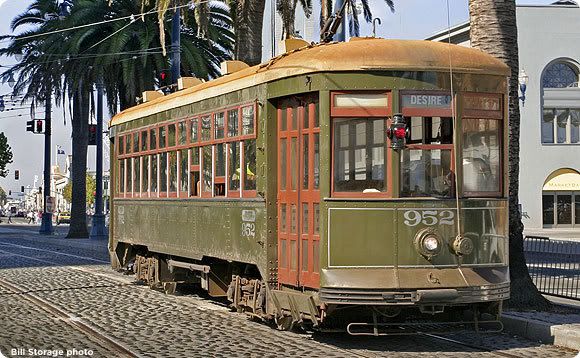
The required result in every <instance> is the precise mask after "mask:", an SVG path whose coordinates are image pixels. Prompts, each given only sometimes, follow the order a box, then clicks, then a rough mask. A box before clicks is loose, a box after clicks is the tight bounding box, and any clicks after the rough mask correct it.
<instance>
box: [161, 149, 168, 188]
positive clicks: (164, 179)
mask: <svg viewBox="0 0 580 358" xmlns="http://www.w3.org/2000/svg"><path fill="white" fill-rule="evenodd" d="M159 193H161V194H167V153H161V154H160V155H159Z"/></svg>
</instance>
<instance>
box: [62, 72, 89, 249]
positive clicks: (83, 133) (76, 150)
mask: <svg viewBox="0 0 580 358" xmlns="http://www.w3.org/2000/svg"><path fill="white" fill-rule="evenodd" d="M88 127H89V92H88V91H87V90H85V89H84V87H83V86H82V84H81V85H79V87H78V88H77V89H76V90H75V92H74V94H73V118H72V156H73V160H72V207H71V220H70V228H69V232H68V235H67V236H66V237H67V238H71V239H78V238H83V239H84V238H88V237H89V232H88V230H87V193H86V191H87V190H86V188H87V178H86V173H87V144H88V140H89V136H88Z"/></svg>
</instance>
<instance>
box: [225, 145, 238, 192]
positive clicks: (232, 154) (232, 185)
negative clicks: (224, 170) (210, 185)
mask: <svg viewBox="0 0 580 358" xmlns="http://www.w3.org/2000/svg"><path fill="white" fill-rule="evenodd" d="M228 148H229V149H228V150H229V152H228V158H229V164H228V173H229V177H230V178H229V185H228V191H230V192H232V191H239V190H240V174H241V173H240V172H241V168H240V142H233V143H230V144H228Z"/></svg>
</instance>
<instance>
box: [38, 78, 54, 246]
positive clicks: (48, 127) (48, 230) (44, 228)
mask: <svg viewBox="0 0 580 358" xmlns="http://www.w3.org/2000/svg"><path fill="white" fill-rule="evenodd" d="M47 83H48V84H49V86H47V88H46V99H45V101H46V103H45V105H44V111H45V113H44V193H43V195H44V198H43V199H44V200H43V201H42V202H43V203H44V204H43V210H42V222H41V223H40V231H39V233H40V234H41V235H51V234H52V233H53V228H52V212H51V211H50V212H49V211H48V210H46V201H47V200H46V198H48V197H50V147H51V144H50V134H51V131H52V123H51V122H52V120H51V113H50V112H51V111H52V82H51V80H48V81H47Z"/></svg>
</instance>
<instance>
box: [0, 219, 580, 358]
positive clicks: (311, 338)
mask: <svg viewBox="0 0 580 358" xmlns="http://www.w3.org/2000/svg"><path fill="white" fill-rule="evenodd" d="M107 258H108V255H107V252H106V243H94V242H90V241H89V240H64V239H61V238H52V237H49V238H45V237H40V236H38V235H35V234H33V233H31V234H27V233H22V232H21V233H20V234H18V233H15V232H12V231H11V232H6V231H2V228H1V227H0V280H3V281H5V282H9V283H11V284H15V285H18V286H19V287H20V288H21V289H23V290H24V291H25V293H22V292H21V293H18V294H17V293H14V292H12V291H9V290H6V289H2V288H0V351H1V352H2V353H3V354H4V355H6V356H7V357H11V356H16V355H12V354H11V353H13V352H12V350H13V349H17V348H25V349H30V348H36V349H63V350H64V351H65V353H64V354H65V355H66V350H67V349H73V348H76V349H77V350H81V349H90V350H92V352H93V356H95V357H100V356H102V357H114V356H119V355H118V354H117V353H115V352H113V351H112V350H111V348H110V347H108V346H107V345H106V344H103V343H102V342H101V341H99V340H96V339H95V338H94V337H93V336H92V335H91V334H87V333H86V332H82V331H80V330H78V329H75V328H74V327H73V326H71V325H69V324H68V322H67V320H66V319H63V318H62V317H56V316H55V315H54V314H53V313H51V312H47V311H45V310H43V309H42V308H40V307H38V306H36V305H34V304H33V303H32V302H30V301H29V300H27V299H25V298H26V297H24V296H26V295H30V294H31V295H34V296H35V297H38V298H40V299H42V300H45V301H47V302H50V303H51V304H52V305H54V306H56V307H59V308H60V309H61V310H62V311H65V312H66V313H67V314H68V315H69V317H72V319H73V320H75V321H79V322H84V323H85V324H87V325H89V326H90V327H92V328H93V330H94V331H96V332H99V333H102V334H104V335H106V336H107V337H110V338H111V339H113V340H115V341H117V342H119V343H121V344H122V345H123V346H124V347H126V348H127V349H129V350H131V351H132V352H134V353H135V355H137V356H143V357H237V356H239V357H242V356H243V357H294V356H302V357H419V356H420V357H438V358H440V357H496V356H499V355H498V352H499V353H508V354H511V355H513V356H520V357H542V358H550V357H574V356H575V355H576V353H575V352H573V351H570V350H565V349H561V348H558V347H554V346H549V345H542V344H540V343H537V342H531V341H527V340H523V339H519V338H516V337H511V336H508V335H505V334H485V335H479V336H478V335H475V334H473V333H462V334H454V335H450V336H447V337H449V338H452V339H455V340H458V341H461V342H468V343H469V344H470V345H471V346H474V347H486V348H488V349H493V350H495V352H487V351H485V350H481V349H478V348H469V347H465V346H462V345H459V344H455V343H451V342H446V341H443V340H439V339H435V338H432V337H429V336H405V337H379V338H375V337H360V336H359V337H351V336H347V335H343V334H328V333H326V334H320V333H318V334H306V333H293V332H280V331H277V330H275V329H273V328H271V327H269V326H267V325H265V324H262V323H257V322H254V321H252V320H250V319H248V318H247V317H246V316H244V315H242V314H237V313H232V312H230V311H229V309H228V308H227V307H226V306H225V305H224V304H221V303H220V302H216V301H212V300H208V299H206V298H204V297H203V296H200V295H196V294H182V295H177V296H167V295H165V294H163V293H161V292H157V291H153V290H150V289H149V288H148V287H144V286H139V285H135V284H134V283H133V277H132V276H127V275H124V274H121V273H117V272H114V271H112V270H111V269H110V268H109V266H108V265H107V264H106V263H105V262H104V261H106V260H107ZM45 356H48V355H45Z"/></svg>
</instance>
